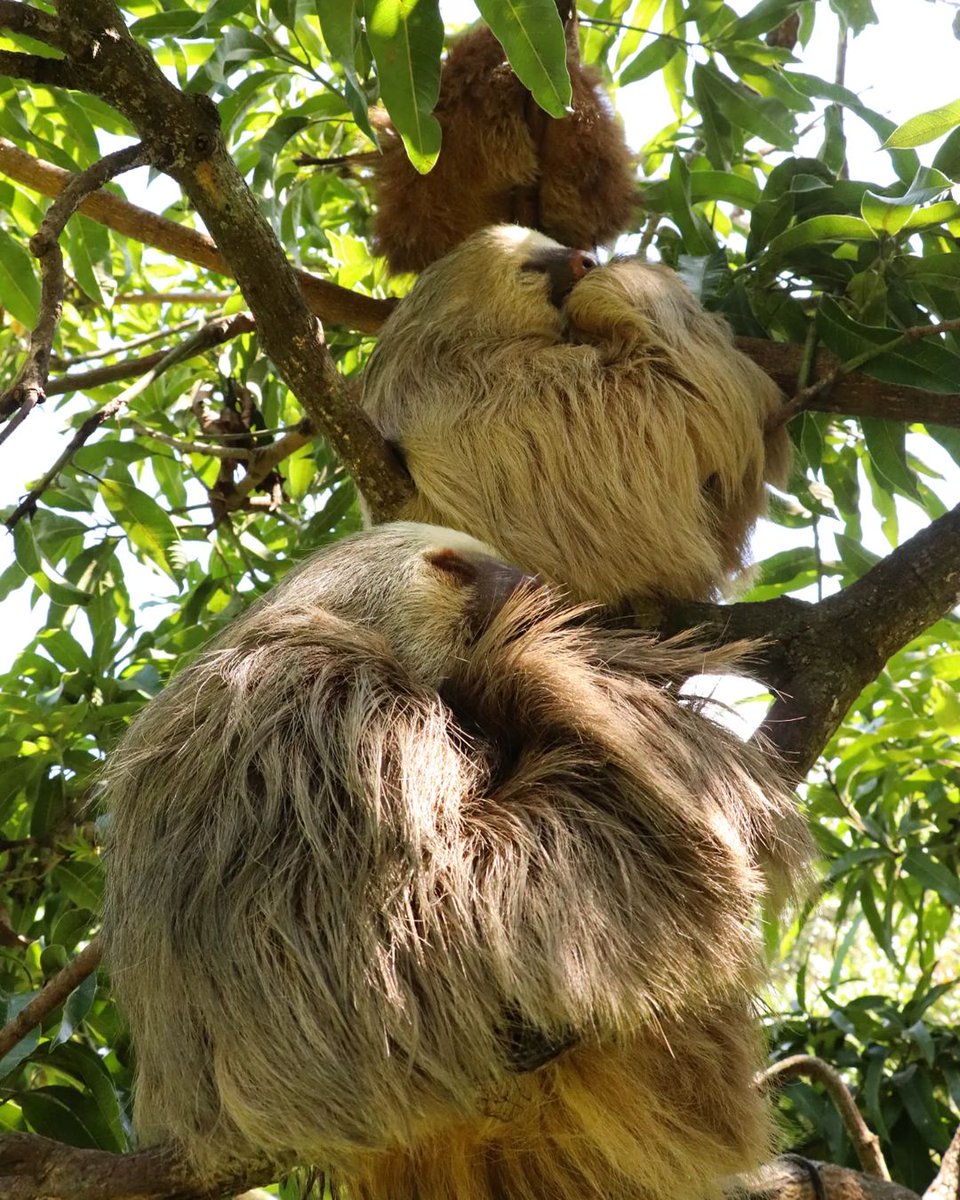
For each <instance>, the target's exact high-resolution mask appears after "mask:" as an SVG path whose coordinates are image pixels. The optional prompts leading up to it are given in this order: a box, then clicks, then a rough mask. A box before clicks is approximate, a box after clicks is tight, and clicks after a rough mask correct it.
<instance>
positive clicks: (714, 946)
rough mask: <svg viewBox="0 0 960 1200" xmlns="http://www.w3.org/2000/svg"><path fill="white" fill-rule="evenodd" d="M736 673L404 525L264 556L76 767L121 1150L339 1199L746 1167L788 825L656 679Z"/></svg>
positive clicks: (754, 772)
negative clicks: (211, 628) (754, 998)
mask: <svg viewBox="0 0 960 1200" xmlns="http://www.w3.org/2000/svg"><path fill="white" fill-rule="evenodd" d="M736 656H737V652H736V651H735V650H731V649H730V648H726V649H724V650H718V651H713V650H706V649H704V648H703V647H701V646H695V645H693V644H691V643H690V642H688V641H672V642H661V643H658V642H655V641H653V640H651V639H650V638H649V637H647V636H646V635H641V634H637V633H635V632H629V631H623V630H619V631H616V630H609V629H605V628H603V627H600V626H599V625H597V626H594V625H591V624H590V623H589V621H588V619H587V618H586V617H585V614H584V611H583V610H579V611H578V610H570V609H565V608H563V607H558V605H557V603H556V601H555V600H554V599H552V598H551V596H550V595H549V593H547V592H546V591H545V589H543V588H542V586H540V585H539V584H537V583H536V582H535V581H533V580H531V579H530V578H529V577H527V576H525V575H524V574H523V573H522V572H521V571H520V570H519V569H517V568H516V567H513V566H510V565H507V564H506V563H504V562H501V561H499V560H497V559H496V558H495V557H493V556H492V551H491V550H489V549H488V548H487V547H486V546H484V545H482V544H480V543H478V542H476V541H474V540H473V539H472V538H469V537H466V536H465V535H463V534H459V533H454V532H451V531H450V530H445V529H438V528H434V527H429V526H425V525H416V524H396V525H385V526H382V527H380V528H377V529H374V530H371V531H369V532H366V533H362V534H358V535H356V536H355V537H351V538H348V539H346V540H344V541H341V542H339V543H337V544H336V545H335V546H333V547H331V548H329V549H326V550H324V551H322V552H321V553H319V554H317V555H316V556H315V557H313V558H311V559H309V560H308V561H307V562H305V563H304V564H303V565H302V566H301V567H300V568H299V569H297V570H295V571H294V572H292V573H291V574H290V575H289V576H288V577H287V579H286V580H285V581H284V582H283V583H282V584H281V585H280V586H279V587H278V588H276V589H275V590H274V591H273V592H271V593H270V594H269V595H268V596H266V597H265V598H264V599H263V600H261V601H260V602H259V603H257V604H256V605H254V606H253V607H252V608H251V609H250V611H249V612H247V613H246V614H245V615H244V616H242V617H241V618H240V619H239V620H237V621H236V622H235V623H234V624H233V625H232V626H230V628H229V629H228V630H227V631H226V633H225V634H224V635H223V636H222V637H221V638H220V639H219V640H218V641H217V642H215V643H214V645H213V646H212V647H211V648H210V649H208V650H207V651H206V652H205V653H204V654H203V655H202V656H201V657H200V659H199V660H198V661H197V662H196V663H195V664H194V665H193V666H191V667H189V668H188V669H187V670H185V671H184V672H183V673H182V674H180V675H179V676H178V678H176V679H175V680H174V682H173V683H171V684H170V686H169V687H168V688H167V689H166V690H165V691H164V692H163V693H161V695H159V696H158V697H157V698H156V699H155V700H154V701H153V702H152V703H151V704H150V705H149V706H148V707H147V708H146V710H145V712H144V713H143V714H142V715H141V716H140V718H139V719H138V720H137V721H136V722H135V723H134V724H133V726H132V727H131V729H130V731H129V732H128V733H127V735H126V737H125V739H124V740H123V742H122V743H121V744H120V746H119V748H118V749H117V750H116V752H115V753H114V755H113V756H112V758H111V760H110V762H109V766H108V772H107V783H108V797H109V802H110V804H111V806H112V810H113V821H112V831H111V835H110V846H109V851H108V855H109V856H108V887H107V901H106V914H105V920H104V926H105V936H106V940H107V946H108V961H109V965H110V969H111V972H112V978H113V981H114V984H115V986H116V990H117V994H118V997H119V999H120V1002H121V1003H122V1005H123V1007H124V1009H125V1011H126V1014H127V1017H128V1019H129V1022H130V1028H131V1031H132V1036H133V1042H134V1046H135V1050H136V1059H137V1084H136V1104H135V1124H136V1128H137V1131H138V1133H139V1136H140V1138H141V1140H142V1141H144V1142H153V1141H157V1140H167V1141H172V1142H173V1143H175V1144H178V1145H179V1147H180V1148H181V1150H182V1151H183V1152H184V1153H185V1154H186V1155H187V1156H188V1157H189V1159H190V1160H191V1161H192V1164H193V1166H194V1168H195V1169H197V1170H198V1171H199V1172H201V1173H203V1174H204V1175H205V1174H206V1173H208V1172H215V1171H221V1170H226V1169H234V1168H236V1167H237V1166H238V1165H241V1164H242V1163H244V1162H245V1161H247V1160H249V1159H253V1158H258V1159H263V1158H264V1157H267V1158H269V1159H270V1160H271V1161H272V1160H275V1161H276V1162H277V1163H278V1164H287V1165H289V1163H290V1162H291V1161H297V1162H301V1163H311V1164H316V1165H318V1166H320V1167H322V1168H323V1169H324V1170H325V1171H327V1172H330V1177H331V1178H332V1179H333V1180H334V1181H335V1182H339V1183H340V1184H343V1185H344V1186H345V1187H346V1188H347V1189H348V1192H349V1195H350V1196H351V1197H363V1198H369V1200H503V1198H504V1197H507V1198H509V1200H553V1198H555V1197H558V1196H561V1195H570V1196H580V1197H586V1198H589V1200H610V1198H611V1197H623V1198H636V1200H641V1198H643V1200H649V1198H651V1197H653V1198H656V1197H677V1198H678V1200H679V1198H680V1197H683V1198H684V1200H688V1198H689V1197H691V1196H706V1195H710V1194H713V1192H714V1191H715V1185H714V1181H715V1180H716V1178H717V1177H718V1176H720V1175H724V1174H727V1173H730V1172H735V1171H739V1170H741V1169H742V1168H746V1167H749V1166H751V1165H752V1164H754V1163H756V1162H757V1161H758V1159H759V1158H760V1157H761V1156H762V1154H763V1153H764V1151H765V1149H766V1147H767V1134H768V1129H767V1117H766V1112H765V1106H764V1104H763V1102H762V1101H761V1099H760V1097H759V1096H758V1094H757V1092H756V1091H755V1089H754V1088H753V1086H752V1083H751V1080H752V1076H753V1073H754V1071H755V1070H756V1068H757V1067H758V1065H759V1063H760V1050H759V1046H758V1042H757V1037H756V1029H755V1022H754V1020H753V1019H752V1016H751V1012H750V997H751V994H752V991H753V988H754V986H755V984H756V982H757V975H758V967H757V959H758V954H757V934H756V930H755V928H754V921H753V918H754V910H755V905H756V902H757V899H758V897H759V896H760V895H761V893H762V892H763V891H764V889H765V888H766V887H767V886H768V880H770V879H772V880H774V881H775V882H776V884H777V886H780V885H781V884H782V881H783V879H784V878H787V879H788V878H789V877H790V876H791V874H792V873H793V872H794V871H795V870H796V869H797V867H798V864H799V862H800V861H801V860H802V858H803V856H804V853H805V842H804V834H803V831H802V826H801V823H800V820H799V817H798V816H797V814H796V813H795V811H794V809H793V807H792V804H791V799H790V796H789V795H788V794H787V792H786V791H785V790H784V788H783V786H782V785H781V784H780V783H779V782H778V780H777V778H776V777H775V775H774V774H773V772H772V770H771V769H770V768H769V767H768V766H767V765H765V763H764V760H763V759H762V757H761V756H760V755H759V754H758V753H757V752H756V751H755V750H754V749H753V748H751V747H749V746H746V745H744V744H742V743H741V742H740V741H739V740H738V739H737V738H735V737H734V736H733V735H731V734H730V733H728V732H727V731H725V730H724V729H722V728H721V727H720V726H718V725H716V724H714V723H713V722H712V721H711V720H709V719H707V718H706V717H705V716H703V715H702V714H701V713H699V712H697V711H696V709H695V708H694V707H692V706H690V705H688V704H684V703H682V702H681V701H680V700H679V699H678V697H677V686H678V685H679V684H680V683H681V682H682V681H683V680H684V679H686V678H688V677H689V676H690V675H691V674H693V673H696V672H700V671H729V670H730V669H731V668H732V667H735V666H736Z"/></svg>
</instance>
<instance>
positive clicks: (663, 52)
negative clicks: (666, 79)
mask: <svg viewBox="0 0 960 1200" xmlns="http://www.w3.org/2000/svg"><path fill="white" fill-rule="evenodd" d="M679 49H680V43H679V42H678V41H675V40H674V39H673V38H666V37H657V38H656V40H655V41H652V42H651V43H650V45H649V46H644V48H643V49H642V50H641V51H640V53H639V54H637V55H635V56H634V57H633V58H631V59H630V61H629V62H628V63H627V65H626V66H625V67H624V68H623V70H622V71H621V72H620V77H619V78H618V80H617V84H618V86H619V87H622V88H623V87H626V86H627V85H628V84H630V83H636V82H637V81H638V80H640V79H646V78H647V76H648V75H652V74H653V73H654V72H655V71H661V70H662V69H663V68H664V67H665V66H666V65H667V63H668V62H669V61H670V59H671V58H673V56H674V55H675V54H676V53H677V51H678V50H679Z"/></svg>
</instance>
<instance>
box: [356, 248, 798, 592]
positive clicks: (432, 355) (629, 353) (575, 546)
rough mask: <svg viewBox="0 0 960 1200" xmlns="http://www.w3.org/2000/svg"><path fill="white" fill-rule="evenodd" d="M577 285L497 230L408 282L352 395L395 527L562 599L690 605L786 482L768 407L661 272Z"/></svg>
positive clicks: (583, 268) (545, 257)
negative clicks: (498, 562) (666, 600)
mask: <svg viewBox="0 0 960 1200" xmlns="http://www.w3.org/2000/svg"><path fill="white" fill-rule="evenodd" d="M591 267H593V264H592V260H590V259H588V258H587V257H586V256H585V255H584V254H583V253H581V252H579V251H571V250H569V249H567V248H565V247H562V246H559V245H557V243H555V242H552V241H550V240H549V239H548V238H545V237H543V236H542V235H541V234H538V233H535V232H532V231H530V230H525V229H520V228H518V227H516V226H508V225H504V226H498V227H495V228H492V229H487V230H484V231H482V232H480V233H478V234H476V235H474V236H473V237H471V238H470V239H469V240H467V241H466V242H464V243H463V245H461V246H460V247H458V249H456V250H454V251H453V252H452V253H451V254H448V255H447V256H446V258H444V259H442V260H440V261H439V262H437V263H434V265H433V266H431V267H428V268H427V270H425V271H424V272H423V274H422V275H421V276H420V279H419V280H418V281H417V284H416V285H415V287H414V288H413V290H412V291H411V292H410V294H409V295H408V296H407V297H406V298H405V299H404V300H403V301H401V303H400V305H399V306H398V307H397V309H396V311H395V312H394V313H393V314H392V315H391V317H390V318H389V319H388V321H387V322H386V324H385V325H384V327H383V329H382V331H381V335H380V340H379V343H378V345H377V348H376V350H375V352H374V354H373V356H372V358H371V360H370V364H369V367H368V368H367V372H366V382H365V390H364V406H365V408H366V409H367V411H368V412H369V413H370V415H371V416H372V417H373V419H374V420H375V422H376V423H377V424H378V426H379V427H380V429H381V431H382V432H383V433H384V435H385V436H386V437H387V438H388V439H389V440H390V441H392V442H393V443H395V444H396V445H397V447H398V448H399V450H400V452H401V454H402V455H403V458H404V460H405V461H406V464H407V466H408V468H409V470H410V473H411V475H412V476H413V480H414V482H415V484H416V487H417V495H416V497H415V498H414V499H413V500H412V501H411V502H410V503H409V504H408V505H407V507H406V508H405V510H404V511H403V512H402V513H401V514H400V515H401V516H402V517H403V518H404V519H409V520H415V521H429V522H432V523H435V524H442V525H448V526H451V527H452V528H455V529H462V530H464V531H465V532H467V533H470V534H472V535H473V536H474V537H477V538H480V539H481V540H482V541H485V542H488V543H489V544H490V545H493V546H496V547H497V549H498V550H499V551H500V553H502V555H503V557H504V558H507V559H509V561H511V562H515V563H517V564H518V565H520V566H522V567H524V568H525V569H527V570H531V571H535V572H537V573H540V574H542V575H544V576H545V577H546V578H548V579H551V580H557V581H560V582H562V583H563V584H564V585H565V586H566V587H567V588H568V589H569V592H570V593H571V594H572V595H574V596H576V597H579V598H583V599H589V600H599V601H602V602H605V603H620V602H629V601H631V600H635V599H638V598H640V597H647V596H651V595H662V596H667V597H675V598H683V599H708V598H710V597H711V596H712V595H713V594H714V593H715V592H716V590H717V589H718V588H720V587H721V586H722V585H723V584H724V583H725V582H726V581H727V580H729V578H730V576H731V575H732V574H733V573H735V572H737V571H738V570H740V569H741V568H742V566H743V563H744V550H745V543H746V540H747V537H748V534H749V531H750V529H751V527H752V525H753V523H754V522H755V520H756V519H757V517H758V516H759V515H760V514H761V513H762V512H763V511H764V507H765V488H764V481H765V480H770V481H774V482H776V481H781V482H782V480H783V476H784V474H785V472H786V469H787V464H788V461H789V439H788V436H787V434H786V432H785V430H783V429H782V428H781V429H779V430H778V431H777V432H775V433H772V434H769V435H765V434H764V426H765V424H766V422H767V421H768V418H769V417H770V416H771V414H772V413H773V412H775V411H776V409H777V407H778V406H779V404H780V402H781V401H780V393H779V391H778V389H777V387H776V385H775V384H774V383H773V381H772V380H771V379H770V378H769V376H767V375H766V374H765V373H764V372H763V371H762V370H761V369H760V368H759V367H758V366H756V364H754V363H753V362H751V361H750V359H748V358H747V357H746V356H745V355H743V354H741V353H740V352H739V351H738V350H736V349H735V347H734V346H733V343H732V339H731V335H730V331H729V328H728V327H727V326H726V324H725V323H724V322H723V321H722V320H721V319H720V318H718V317H716V316H714V315H712V314H710V313H707V312H705V311H704V310H703V309H702V308H701V307H700V305H699V304H698V303H697V301H696V300H695V299H694V297H693V296H692V294H691V293H690V292H689V291H688V290H687V288H686V287H685V285H684V284H683V283H682V282H681V281H680V279H679V278H678V277H677V276H676V275H675V274H674V273H673V272H672V271H670V270H669V269H668V268H666V267H663V266H658V265H651V264H649V263H645V262H642V261H640V260H637V259H625V260H614V261H613V262H611V263H609V264H607V265H606V266H602V267H593V269H590V268H591Z"/></svg>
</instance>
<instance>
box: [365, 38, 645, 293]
mask: <svg viewBox="0 0 960 1200" xmlns="http://www.w3.org/2000/svg"><path fill="white" fill-rule="evenodd" d="M572 36H574V37H575V36H576V35H575V33H574V34H573V35H572ZM567 65H568V68H569V70H570V80H571V84H572V86H573V97H572V100H571V111H570V113H569V114H568V115H567V116H566V117H564V118H562V119H561V120H553V119H551V118H549V117H548V116H547V115H546V114H545V113H543V112H542V111H541V110H540V109H538V108H537V106H536V104H535V102H534V101H533V100H532V99H531V97H530V94H529V92H528V91H527V89H526V88H525V87H524V86H523V84H522V83H521V82H520V80H519V79H518V78H517V76H516V75H515V74H514V73H513V71H512V69H511V67H510V64H509V63H508V62H507V61H506V57H505V55H504V53H503V48H502V47H501V45H500V43H499V42H498V41H497V39H496V38H495V37H494V36H493V34H492V33H491V32H490V30H489V29H487V28H486V26H478V27H477V28H475V29H472V30H470V31H468V32H467V33H466V34H464V35H463V36H462V37H460V38H457V40H456V41H455V42H454V43H453V45H452V46H451V48H450V52H449V54H448V55H447V58H446V61H445V62H444V65H443V73H442V76H441V82H440V96H439V99H438V102H437V106H436V109H435V116H436V118H437V120H438V122H439V123H440V127H441V130H442V133H443V145H442V148H441V151H440V157H439V158H438V159H437V162H436V165H435V166H434V168H433V170H432V171H430V172H429V173H428V174H426V175H421V174H420V173H419V172H418V171H417V170H416V169H415V168H414V167H413V166H412V164H411V163H410V160H409V159H408V158H407V154H406V151H405V149H404V147H403V143H402V142H401V140H400V138H399V137H398V136H397V135H396V133H395V132H394V131H393V128H392V126H390V125H389V124H388V123H386V124H382V125H381V145H382V149H383V153H382V154H381V156H380V157H379V158H378V159H377V160H376V161H375V163H374V166H373V184H374V194H375V197H376V200H377V209H376V212H375V214H374V219H373V231H374V240H375V246H376V249H377V252H378V253H380V254H384V255H386V257H387V261H388V263H389V265H390V268H391V270H393V271H422V270H423V268H424V267H425V266H427V265H428V264H429V263H432V262H434V261H435V260H436V259H438V258H441V257H442V256H443V255H444V254H447V253H448V252H449V251H450V250H453V249H454V248H455V247H456V246H458V245H459V244H460V243H461V242H462V241H463V240H464V238H466V237H469V235H470V234H471V233H474V232H476V231H477V230H478V229H482V228H483V227H484V226H485V225H494V224H497V223H498V222H500V221H515V220H525V221H529V222H531V223H534V224H536V225H537V227H538V228H540V229H543V230H544V231H545V232H546V233H547V234H549V236H550V237H554V238H557V239H558V240H559V241H561V242H566V243H568V244H569V245H572V246H597V245H604V244H606V243H607V242H609V241H612V240H613V239H614V238H615V237H616V236H617V235H618V234H619V233H621V232H622V231H623V230H624V229H626V228H628V226H629V224H630V218H631V213H632V209H633V204H634V193H635V188H636V184H635V181H634V178H633V170H632V166H631V162H630V153H629V151H628V149H627V146H626V143H625V142H624V138H623V131H622V130H621V128H620V126H619V124H618V123H617V121H616V119H615V117H614V115H613V112H612V110H611V107H610V102H609V100H608V99H607V97H606V96H605V95H604V94H603V92H602V90H601V88H600V83H599V76H598V75H597V74H596V73H595V72H593V71H589V70H585V69H584V68H583V67H581V66H580V65H579V63H578V62H577V61H576V59H575V58H573V57H568V63H567ZM527 210H530V211H527Z"/></svg>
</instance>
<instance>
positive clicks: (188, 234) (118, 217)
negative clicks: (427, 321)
mask: <svg viewBox="0 0 960 1200" xmlns="http://www.w3.org/2000/svg"><path fill="white" fill-rule="evenodd" d="M0 172H2V173H3V174H4V175H6V176H7V177H8V178H10V179H14V180H16V182H17V183H22V184H23V185H24V186H25V187H28V188H30V189H31V190H32V191H36V192H41V193H42V194H43V195H45V196H56V195H57V194H58V193H59V192H60V191H61V190H62V188H63V187H64V185H65V184H66V183H67V182H68V181H69V180H70V179H71V178H72V173H71V172H70V171H64V170H63V169H62V168H61V167H57V166H54V165H53V163H48V162H44V161H43V160H42V159H38V158H34V157H33V155H31V154H27V153H26V152H25V151H23V150H21V149H20V148H19V147H18V146H15V145H14V143H13V142H11V141H8V140H7V139H6V138H2V137H0ZM80 212H82V213H83V214H84V216H87V217H90V219H91V220H93V221H97V222H98V223H99V224H101V225H105V226H107V228H108V229H113V230H115V231H116V232H117V233H122V234H124V235H125V236H126V237H131V238H133V239H134V240H135V241H138V242H140V243H142V244H143V245H144V246H153V247H154V248H155V249H157V250H163V251H165V252H166V253H167V254H172V255H173V256H174V257H175V258H179V259H182V260H183V261H184V262H191V263H195V264H196V265H197V266H198V267H205V268H206V269H207V270H209V271H214V272H216V273H217V274H218V275H226V276H228V277H232V275H233V271H232V270H231V268H230V266H229V264H228V263H227V261H226V259H225V258H224V257H223V255H222V254H220V252H219V251H218V250H217V247H216V245H215V244H214V242H213V240H212V239H211V238H209V237H207V235H206V234H204V233H198V232H197V231H196V230H195V229H189V228H188V227H187V226H185V225H179V224H178V223H177V222H176V221H168V220H166V219H165V218H164V217H158V216H157V214H156V213H152V212H150V211H149V209H146V208H140V207H138V206H137V205H136V204H130V203H129V202H128V201H126V200H121V199H120V198H119V197H118V196H114V195H111V194H110V193H109V192H99V193H96V194H95V195H93V196H89V197H88V198H87V199H86V200H85V201H84V202H83V204H82V205H81V206H80ZM296 275H297V280H298V282H299V284H300V288H301V290H302V292H303V294H304V296H305V297H306V300H307V303H308V304H309V305H310V309H311V311H312V312H314V313H316V315H317V316H318V317H320V319H321V320H322V321H326V322H328V323H329V324H331V325H343V326H344V327H345V328H347V329H357V330H359V331H360V332H361V333H376V332H377V330H378V329H379V328H380V326H381V325H382V324H383V323H384V321H385V320H386V319H387V317H388V316H389V315H390V313H391V311H392V310H393V308H394V305H395V303H396V302H395V301H393V300H378V299H377V298H376V297H375V296H363V295H361V294H360V293H359V292H351V291H349V290H348V289H347V288H343V287H339V286H338V285H337V284H335V283H329V282H328V281H327V280H325V279H318V278H317V277H316V276H315V275H311V274H310V273H309V272H307V271H297V272H296Z"/></svg>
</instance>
